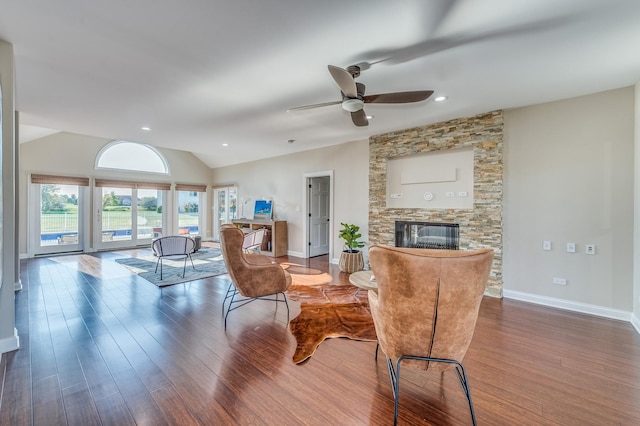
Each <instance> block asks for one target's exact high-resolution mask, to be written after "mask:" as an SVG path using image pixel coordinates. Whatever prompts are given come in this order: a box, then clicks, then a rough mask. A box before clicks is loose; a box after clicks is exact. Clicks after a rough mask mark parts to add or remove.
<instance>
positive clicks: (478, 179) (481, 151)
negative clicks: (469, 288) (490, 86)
mask: <svg viewBox="0 0 640 426" xmlns="http://www.w3.org/2000/svg"><path fill="white" fill-rule="evenodd" d="M503 124H504V121H503V113H502V111H493V112H490V113H486V114H480V115H476V116H474V117H466V118H458V119H455V120H450V121H446V122H442V123H437V124H432V125H429V126H423V127H416V128H413V129H406V130H401V131H397V132H391V133H385V134H382V135H376V136H372V137H371V138H369V243H370V244H388V245H394V244H395V235H394V233H395V228H394V227H395V221H397V220H408V221H419V222H450V223H458V224H460V249H463V250H464V249H474V248H481V247H490V248H492V249H493V250H494V252H495V256H494V261H493V267H492V270H491V275H490V277H489V283H488V285H487V294H489V295H491V296H494V297H502V192H503V190H502V176H503V166H502V144H503V133H504V131H503V130H504V126H503ZM465 147H472V148H473V180H474V184H473V208H472V209H418V208H387V207H386V204H387V202H386V200H387V189H386V185H387V161H388V160H389V159H390V158H397V157H406V156H412V155H417V154H424V153H427V152H435V151H445V150H450V149H457V148H465Z"/></svg>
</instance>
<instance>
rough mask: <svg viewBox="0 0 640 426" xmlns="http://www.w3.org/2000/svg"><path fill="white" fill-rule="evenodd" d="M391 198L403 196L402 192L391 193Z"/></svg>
mask: <svg viewBox="0 0 640 426" xmlns="http://www.w3.org/2000/svg"><path fill="white" fill-rule="evenodd" d="M390 197H391V198H402V193H399V194H391V195H390Z"/></svg>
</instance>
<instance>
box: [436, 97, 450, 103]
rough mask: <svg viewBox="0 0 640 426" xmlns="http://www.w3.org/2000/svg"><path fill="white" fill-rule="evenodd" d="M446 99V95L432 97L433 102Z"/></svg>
mask: <svg viewBox="0 0 640 426" xmlns="http://www.w3.org/2000/svg"><path fill="white" fill-rule="evenodd" d="M446 100H447V97H446V96H438V97H437V98H435V99H434V102H442V101H446Z"/></svg>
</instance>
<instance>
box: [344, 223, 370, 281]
mask: <svg viewBox="0 0 640 426" xmlns="http://www.w3.org/2000/svg"><path fill="white" fill-rule="evenodd" d="M340 225H342V229H341V230H340V234H338V236H339V237H340V238H342V239H343V240H344V249H343V250H342V253H341V254H340V263H339V264H338V266H339V268H340V270H341V271H342V272H348V273H352V272H356V271H362V269H363V268H364V258H363V257H362V251H360V248H362V247H364V243H363V242H362V241H358V238H360V237H362V234H360V232H358V231H360V227H359V226H357V225H352V224H347V223H340Z"/></svg>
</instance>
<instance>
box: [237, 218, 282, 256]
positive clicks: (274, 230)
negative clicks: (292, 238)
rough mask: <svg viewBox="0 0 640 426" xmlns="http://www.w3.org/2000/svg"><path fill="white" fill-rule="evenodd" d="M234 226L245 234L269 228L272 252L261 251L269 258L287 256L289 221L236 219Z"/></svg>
mask: <svg viewBox="0 0 640 426" xmlns="http://www.w3.org/2000/svg"><path fill="white" fill-rule="evenodd" d="M233 224H234V225H236V226H237V227H238V228H240V229H242V231H243V232H251V231H255V230H256V229H260V228H267V229H268V230H269V231H271V232H267V235H269V234H270V235H271V240H270V241H269V243H270V245H271V250H270V251H264V250H260V252H261V253H264V254H266V255H267V256H272V257H280V256H286V255H287V251H288V249H289V246H288V240H287V238H288V237H287V221H286V220H252V219H236V220H234V221H233Z"/></svg>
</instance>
